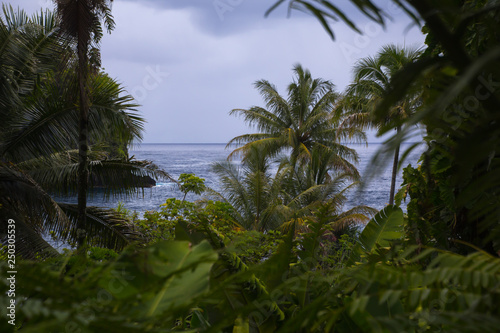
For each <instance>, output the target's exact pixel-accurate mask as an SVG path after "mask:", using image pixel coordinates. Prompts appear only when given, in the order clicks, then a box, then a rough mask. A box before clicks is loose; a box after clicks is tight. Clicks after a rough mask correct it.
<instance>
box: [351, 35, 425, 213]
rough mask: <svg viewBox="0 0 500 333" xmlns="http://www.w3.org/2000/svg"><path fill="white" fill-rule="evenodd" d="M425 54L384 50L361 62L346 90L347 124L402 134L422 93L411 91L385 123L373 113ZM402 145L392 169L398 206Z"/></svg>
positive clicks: (401, 49)
mask: <svg viewBox="0 0 500 333" xmlns="http://www.w3.org/2000/svg"><path fill="white" fill-rule="evenodd" d="M421 54H422V49H421V48H412V47H400V46H397V45H392V44H391V45H387V46H384V47H383V48H382V49H381V50H380V51H379V52H378V53H377V55H376V56H374V57H366V58H362V59H360V60H358V61H357V63H356V64H355V66H354V69H353V72H354V82H353V83H352V84H350V85H349V86H348V87H347V89H346V94H345V97H344V100H343V102H342V106H343V108H344V109H347V110H349V111H348V113H349V114H350V115H349V116H348V117H346V119H347V120H348V121H347V122H346V123H347V124H349V125H350V126H353V124H356V123H357V124H359V125H360V126H362V127H365V128H366V127H375V128H381V127H382V126H384V125H385V124H386V123H389V122H390V123H391V124H396V125H395V127H396V131H397V132H398V133H399V132H400V131H401V125H400V124H401V123H402V122H403V121H404V120H405V119H408V118H409V117H411V116H412V115H413V114H414V113H415V111H416V109H417V108H418V106H419V105H420V98H419V96H420V93H419V92H418V91H410V93H409V94H407V95H406V96H405V97H404V98H403V99H401V100H399V101H398V102H397V103H396V104H394V105H393V106H392V108H391V111H390V112H389V113H388V114H389V116H388V117H387V118H386V119H385V120H384V121H383V122H375V121H374V119H375V118H374V117H373V114H372V111H373V110H374V109H375V106H376V105H377V103H378V102H380V101H381V100H382V99H383V98H384V96H385V95H386V94H387V92H388V91H389V89H390V88H391V87H390V84H391V83H390V82H391V77H392V76H394V74H396V73H397V72H398V71H400V70H402V69H403V68H404V67H405V66H406V65H408V64H410V63H412V62H414V61H416V60H417V59H418V58H419V57H420V55H421ZM399 148H400V145H398V146H397V147H396V149H395V152H394V160H393V166H392V177H391V189H390V195H389V204H393V203H394V192H395V187H396V174H397V168H398V163H399Z"/></svg>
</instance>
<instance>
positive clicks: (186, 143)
mask: <svg viewBox="0 0 500 333" xmlns="http://www.w3.org/2000/svg"><path fill="white" fill-rule="evenodd" d="M419 142H420V141H409V142H402V143H403V144H413V143H419ZM342 144H345V145H365V144H384V142H367V143H342ZM134 145H227V143H223V142H138V143H132V146H134Z"/></svg>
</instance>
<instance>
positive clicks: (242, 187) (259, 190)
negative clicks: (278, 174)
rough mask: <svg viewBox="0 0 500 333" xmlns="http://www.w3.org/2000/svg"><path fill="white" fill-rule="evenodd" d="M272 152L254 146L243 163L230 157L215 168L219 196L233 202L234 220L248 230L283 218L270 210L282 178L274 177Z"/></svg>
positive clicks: (264, 227) (267, 226)
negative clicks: (278, 217)
mask: <svg viewBox="0 0 500 333" xmlns="http://www.w3.org/2000/svg"><path fill="white" fill-rule="evenodd" d="M270 168H271V163H270V158H269V154H268V153H267V151H266V148H265V147H263V146H251V147H249V148H248V151H247V152H246V155H245V158H244V159H243V161H242V163H241V165H236V164H234V163H232V162H230V161H224V162H218V163H215V164H214V165H213V171H214V172H215V174H217V175H218V177H219V179H220V180H221V183H222V190H221V192H220V193H217V192H215V191H213V190H209V192H210V193H211V195H212V196H214V197H215V198H217V199H218V200H222V201H225V202H228V203H230V204H231V205H232V206H233V208H234V211H235V212H236V216H235V220H236V221H237V222H238V224H239V225H240V226H241V227H243V228H245V229H247V230H259V231H265V230H270V229H275V228H277V227H278V226H279V224H280V222H279V221H276V216H275V215H273V214H272V213H271V208H272V207H273V202H274V201H276V200H279V196H278V192H279V191H280V188H279V187H280V184H279V181H276V179H273V178H272V175H271V170H270Z"/></svg>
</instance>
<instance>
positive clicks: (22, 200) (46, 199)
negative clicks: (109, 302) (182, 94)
mask: <svg viewBox="0 0 500 333" xmlns="http://www.w3.org/2000/svg"><path fill="white" fill-rule="evenodd" d="M3 10H4V18H3V19H2V21H1V22H0V26H1V31H2V39H1V40H0V43H1V45H2V51H3V55H2V57H3V59H4V60H3V61H2V67H1V75H2V80H4V81H3V82H4V83H3V84H4V86H5V87H6V89H2V93H1V96H0V99H1V100H2V105H3V106H4V107H2V114H1V120H2V121H1V122H0V127H1V131H0V157H1V161H0V174H1V177H0V194H1V198H0V205H1V216H2V217H5V219H4V218H2V221H1V226H2V229H5V230H6V228H7V218H13V219H15V220H16V222H17V228H18V230H19V232H20V234H21V235H23V236H19V237H23V238H22V241H20V242H19V245H18V246H17V249H18V252H19V253H20V254H22V255H23V256H25V257H27V258H30V257H35V256H45V255H48V256H52V255H57V252H55V251H54V249H53V248H52V246H51V245H50V244H49V243H47V242H46V241H45V240H44V237H43V235H47V233H49V232H53V233H55V235H56V236H57V237H59V239H61V240H66V241H68V242H69V243H75V242H78V237H81V233H80V232H78V229H79V228H80V227H79V226H78V223H77V221H78V208H77V206H76V205H74V204H68V203H62V202H56V200H55V199H54V197H55V196H59V197H61V196H64V195H68V194H73V193H77V189H78V186H77V177H78V175H79V170H78V164H79V157H78V135H79V134H78V133H79V130H78V126H77V124H78V117H79V115H78V112H79V111H78V103H77V101H76V100H75V97H74V96H78V94H77V91H78V75H77V73H76V71H75V68H74V66H72V59H73V58H72V57H73V54H72V51H71V47H72V45H73V44H72V42H71V41H68V40H67V39H66V38H63V37H61V36H60V35H59V34H58V31H59V25H58V20H57V17H56V16H54V15H53V14H52V13H51V12H48V11H46V12H40V13H38V14H35V15H34V16H33V17H31V18H30V17H28V16H27V15H26V14H25V13H24V12H23V11H15V10H13V9H12V7H7V6H4V7H3ZM18 53H19V54H20V55H19V56H17V54H18ZM61 55H62V56H61ZM66 57H67V59H66ZM61 59H62V60H61ZM60 60H61V61H64V64H63V65H64V66H62V65H61V63H60ZM88 86H89V89H91V90H92V92H93V94H92V97H91V98H90V99H89V101H90V103H91V104H90V107H89V127H88V134H87V135H88V138H89V142H91V146H90V147H91V149H90V153H89V163H88V168H89V170H90V175H91V177H89V184H90V186H91V187H98V186H99V187H105V191H104V193H105V194H107V195H110V194H112V193H115V194H120V193H121V194H127V193H129V194H130V193H134V192H136V191H137V190H138V187H139V186H142V185H143V184H144V182H145V178H144V176H154V177H157V176H159V175H161V174H162V172H161V171H159V170H156V169H155V167H154V165H153V164H151V163H150V162H145V161H134V160H130V159H129V158H128V156H127V155H126V154H125V152H124V151H123V150H122V153H118V151H117V149H116V148H113V147H112V146H113V144H115V145H118V147H120V146H125V147H126V146H127V145H128V144H129V143H131V142H132V141H133V140H140V139H141V136H142V134H141V133H142V130H143V123H144V120H143V119H142V118H141V117H140V116H139V115H138V112H137V110H136V107H137V105H136V104H135V103H134V102H133V99H132V97H131V96H130V95H127V94H125V92H124V90H123V88H122V87H121V86H120V85H119V84H118V83H117V82H116V81H115V80H113V79H111V78H110V77H109V76H108V75H106V74H105V73H103V72H96V73H95V74H94V75H93V76H92V80H90V81H89V84H88ZM163 174H164V173H163ZM87 219H88V223H86V225H85V230H86V233H88V239H87V241H88V244H89V245H94V246H95V245H99V246H106V247H110V248H112V249H116V250H119V249H122V248H123V247H124V246H126V245H127V244H129V243H130V242H131V241H132V240H135V239H137V237H140V236H139V235H138V234H137V233H135V232H134V231H133V228H132V227H131V226H130V224H129V223H128V221H126V220H124V219H121V218H120V217H119V216H118V215H116V214H114V212H113V211H112V210H110V209H105V208H98V207H91V208H90V207H89V209H88V210H87ZM42 252H44V253H45V254H42Z"/></svg>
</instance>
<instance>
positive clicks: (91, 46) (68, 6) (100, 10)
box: [54, 0, 115, 246]
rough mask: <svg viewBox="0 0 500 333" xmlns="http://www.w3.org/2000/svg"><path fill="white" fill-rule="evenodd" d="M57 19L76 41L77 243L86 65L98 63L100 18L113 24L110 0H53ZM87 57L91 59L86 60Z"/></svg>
mask: <svg viewBox="0 0 500 333" xmlns="http://www.w3.org/2000/svg"><path fill="white" fill-rule="evenodd" d="M54 2H55V3H56V6H57V9H56V12H57V15H58V17H59V21H60V28H61V32H62V33H63V34H64V35H65V36H68V37H69V38H71V39H73V40H75V41H76V55H77V59H78V63H77V72H78V88H79V89H78V90H79V110H80V120H79V138H78V156H79V167H78V207H79V208H78V216H79V217H78V221H79V222H78V223H79V226H80V230H81V232H80V236H79V240H78V244H79V246H82V245H83V244H84V241H85V233H84V232H83V230H85V224H86V214H85V210H86V207H87V187H88V175H89V170H88V122H89V118H88V117H89V92H90V90H89V87H88V79H89V67H90V66H89V65H90V64H92V65H94V66H93V67H94V70H95V69H97V68H98V67H99V65H100V57H99V48H98V45H99V42H100V40H101V38H102V34H103V33H102V26H101V21H104V24H105V27H106V29H107V30H108V32H109V31H111V30H113V28H114V25H115V23H114V21H113V17H112V16H111V9H110V3H111V2H112V0H54ZM89 60H92V61H91V63H89Z"/></svg>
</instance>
